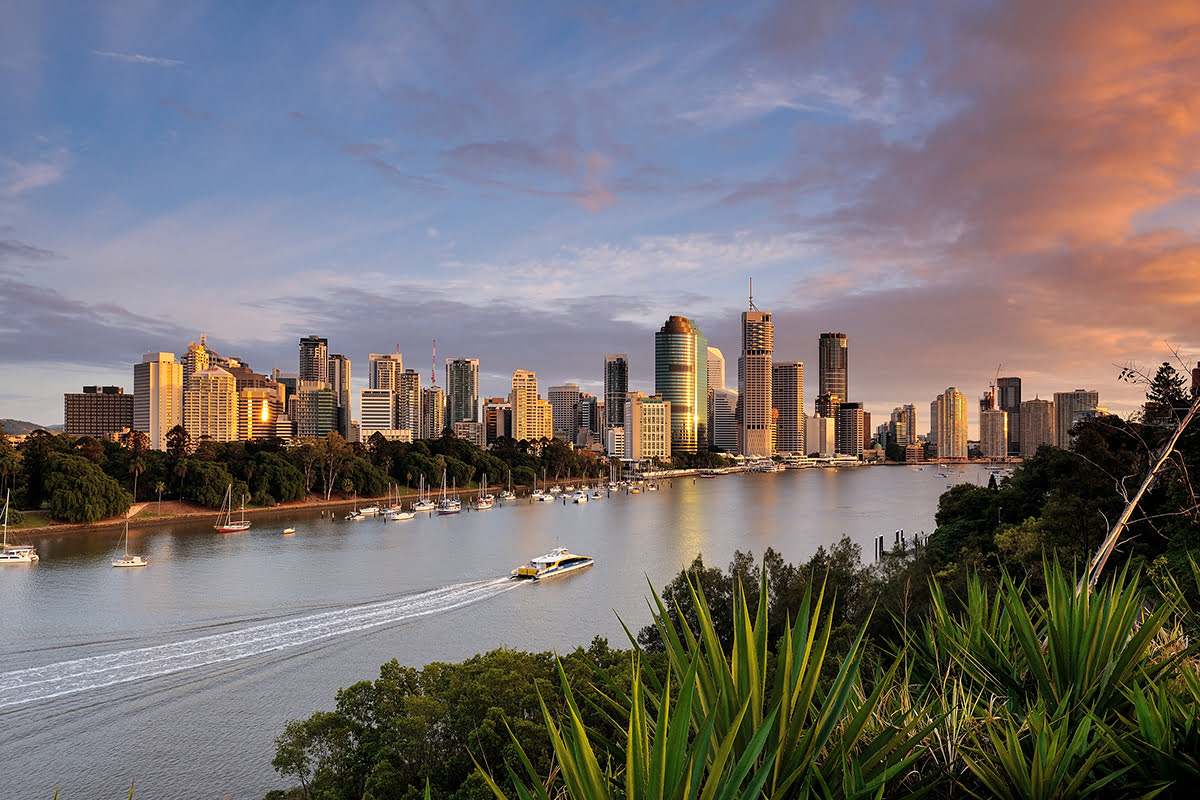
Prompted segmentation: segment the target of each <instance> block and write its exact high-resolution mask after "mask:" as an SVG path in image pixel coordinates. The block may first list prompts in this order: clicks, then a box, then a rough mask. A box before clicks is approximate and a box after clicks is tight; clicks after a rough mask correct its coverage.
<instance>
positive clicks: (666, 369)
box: [625, 316, 708, 453]
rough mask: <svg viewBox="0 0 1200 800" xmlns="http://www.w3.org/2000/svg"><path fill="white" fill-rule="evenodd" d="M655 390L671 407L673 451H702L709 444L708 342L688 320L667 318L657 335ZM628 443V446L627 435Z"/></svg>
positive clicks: (696, 326) (685, 318) (655, 338)
mask: <svg viewBox="0 0 1200 800" xmlns="http://www.w3.org/2000/svg"><path fill="white" fill-rule="evenodd" d="M702 356H703V357H702ZM654 391H655V393H656V394H660V395H662V397H663V399H664V400H666V401H667V402H669V403H670V404H671V452H672V453H695V452H697V450H699V449H703V447H704V445H705V444H706V443H707V442H708V339H707V338H706V337H705V336H704V334H703V333H701V332H700V327H699V326H698V325H696V323H695V322H693V321H692V320H690V319H688V318H687V317H679V316H671V317H668V318H667V321H666V322H665V323H663V326H662V328H660V329H659V331H658V333H656V334H654ZM625 441H626V447H628V446H629V439H628V436H626V440H625Z"/></svg>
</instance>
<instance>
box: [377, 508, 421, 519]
mask: <svg viewBox="0 0 1200 800" xmlns="http://www.w3.org/2000/svg"><path fill="white" fill-rule="evenodd" d="M415 516H416V513H415V512H413V511H405V510H404V509H402V508H400V506H395V507H393V508H389V509H388V510H387V511H384V512H383V520H384V522H387V521H389V520H390V521H392V522H401V521H403V520H406V519H412V518H413V517H415Z"/></svg>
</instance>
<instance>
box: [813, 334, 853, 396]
mask: <svg viewBox="0 0 1200 800" xmlns="http://www.w3.org/2000/svg"><path fill="white" fill-rule="evenodd" d="M817 359H818V363H817V371H818V384H819V385H818V392H817V394H818V395H823V394H827V395H832V396H835V397H839V398H841V399H842V400H843V401H845V400H848V399H849V398H850V395H849V391H850V389H849V384H850V356H849V349H848V348H847V344H846V334H844V333H822V334H821V338H820V339H819V340H818V342H817Z"/></svg>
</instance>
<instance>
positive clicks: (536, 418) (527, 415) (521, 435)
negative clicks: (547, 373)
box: [509, 369, 554, 442]
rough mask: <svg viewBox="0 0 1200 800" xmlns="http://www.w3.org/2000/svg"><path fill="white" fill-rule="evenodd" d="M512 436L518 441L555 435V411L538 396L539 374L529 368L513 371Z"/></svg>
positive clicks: (510, 397) (511, 401)
mask: <svg viewBox="0 0 1200 800" xmlns="http://www.w3.org/2000/svg"><path fill="white" fill-rule="evenodd" d="M509 404H510V405H511V406H512V438H514V439H516V440H517V441H518V442H519V441H522V440H525V441H530V442H536V441H538V440H539V439H543V438H545V439H549V438H551V437H553V436H554V412H553V410H552V409H551V408H550V403H549V402H547V401H546V400H543V399H542V398H540V397H538V383H537V375H536V374H535V373H533V372H530V371H529V370H525V369H518V370H515V371H514V372H513V377H512V394H511V395H509Z"/></svg>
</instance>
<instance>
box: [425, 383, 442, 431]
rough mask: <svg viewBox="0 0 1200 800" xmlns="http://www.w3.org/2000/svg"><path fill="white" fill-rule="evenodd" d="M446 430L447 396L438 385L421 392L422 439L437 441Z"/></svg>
mask: <svg viewBox="0 0 1200 800" xmlns="http://www.w3.org/2000/svg"><path fill="white" fill-rule="evenodd" d="M445 429H446V394H445V392H443V391H442V388H441V387H440V386H437V385H436V384H435V385H433V386H430V387H428V388H426V389H424V390H422V392H421V438H422V439H436V438H438V437H439V436H441V435H442V431H444V430H445Z"/></svg>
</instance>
